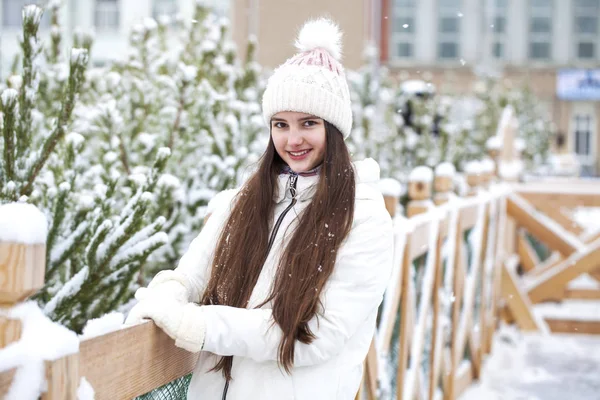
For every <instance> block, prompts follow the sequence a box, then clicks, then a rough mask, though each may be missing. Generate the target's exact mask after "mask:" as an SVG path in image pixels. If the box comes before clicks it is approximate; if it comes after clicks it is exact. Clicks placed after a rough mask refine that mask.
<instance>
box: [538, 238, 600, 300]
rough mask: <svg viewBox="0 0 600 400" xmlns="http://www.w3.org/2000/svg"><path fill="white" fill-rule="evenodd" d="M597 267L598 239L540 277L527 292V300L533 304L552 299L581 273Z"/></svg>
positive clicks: (598, 254) (599, 261) (599, 244)
mask: <svg viewBox="0 0 600 400" xmlns="http://www.w3.org/2000/svg"><path fill="white" fill-rule="evenodd" d="M599 265H600V239H599V240H597V241H595V242H594V243H592V244H590V245H588V247H587V248H586V249H585V250H583V251H581V252H578V253H575V254H573V255H571V256H570V257H568V258H567V259H566V260H564V261H563V262H561V263H560V264H558V265H557V266H556V267H554V268H552V269H551V270H548V271H546V272H545V273H543V274H542V275H540V276H539V277H538V278H537V279H536V280H535V281H533V282H532V283H531V285H530V286H529V288H528V290H527V293H528V295H529V298H530V299H531V301H532V302H534V303H535V302H540V301H543V300H545V299H549V298H552V296H553V293H555V292H556V291H557V290H559V289H564V288H565V286H566V285H567V283H569V282H570V281H571V280H573V279H575V278H577V277H578V276H579V275H581V274H583V273H586V272H591V271H593V270H595V269H597V268H598V266H599Z"/></svg>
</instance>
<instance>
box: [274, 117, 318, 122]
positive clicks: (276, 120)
mask: <svg viewBox="0 0 600 400" xmlns="http://www.w3.org/2000/svg"><path fill="white" fill-rule="evenodd" d="M309 119H320V118H319V117H316V116H314V115H311V116H310V117H304V118H300V119H298V121H307V120H309ZM271 121H275V122H287V120H285V119H283V118H271Z"/></svg>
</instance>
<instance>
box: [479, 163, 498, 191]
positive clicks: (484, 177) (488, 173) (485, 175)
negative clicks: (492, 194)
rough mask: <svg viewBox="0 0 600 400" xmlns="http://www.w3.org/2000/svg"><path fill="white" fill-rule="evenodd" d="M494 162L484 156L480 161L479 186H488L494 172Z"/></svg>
mask: <svg viewBox="0 0 600 400" xmlns="http://www.w3.org/2000/svg"><path fill="white" fill-rule="evenodd" d="M495 171H496V164H495V163H494V161H493V160H492V159H491V158H484V159H483V160H482V161H481V186H483V187H484V188H486V189H487V188H489V186H490V185H491V184H492V181H493V180H494V177H495V174H496V172H495Z"/></svg>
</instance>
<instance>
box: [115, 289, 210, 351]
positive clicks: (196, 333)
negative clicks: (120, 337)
mask: <svg viewBox="0 0 600 400" xmlns="http://www.w3.org/2000/svg"><path fill="white" fill-rule="evenodd" d="M144 319H151V320H153V321H154V323H155V324H156V325H157V326H158V327H159V328H161V329H162V330H163V331H164V332H165V333H166V334H167V335H169V336H170V337H171V338H172V339H173V340H175V345H176V346H178V347H181V348H182V349H185V350H187V351H190V352H192V353H196V352H199V351H200V350H202V346H203V345H204V335H205V332H206V326H205V321H204V314H203V309H202V307H200V306H197V305H195V304H194V303H187V304H185V305H183V304H181V303H178V302H176V301H173V300H167V299H154V298H152V299H146V300H143V301H140V302H139V303H138V304H136V305H135V306H134V307H133V308H132V309H131V311H130V312H129V316H128V317H127V321H126V322H125V324H127V325H134V324H136V323H139V322H141V321H143V320H144Z"/></svg>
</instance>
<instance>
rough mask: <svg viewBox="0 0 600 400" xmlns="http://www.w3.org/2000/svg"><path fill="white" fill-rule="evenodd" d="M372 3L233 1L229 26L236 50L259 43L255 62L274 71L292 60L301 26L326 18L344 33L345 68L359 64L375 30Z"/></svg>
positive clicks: (367, 0)
mask: <svg viewBox="0 0 600 400" xmlns="http://www.w3.org/2000/svg"><path fill="white" fill-rule="evenodd" d="M374 3H375V2H374V1H372V0H343V1H341V0H235V2H234V4H233V5H232V8H233V11H232V18H233V21H232V26H233V27H234V31H233V34H234V40H235V42H236V44H237V45H238V48H240V49H241V48H243V47H244V43H245V42H246V41H247V40H248V37H250V36H254V37H256V38H257V39H258V49H257V57H258V60H257V61H258V62H259V63H260V64H261V65H263V66H265V67H267V68H274V67H276V66H277V65H279V64H281V63H283V62H284V61H285V60H286V59H287V58H288V57H291V56H292V55H293V54H294V53H295V52H296V49H295V48H294V40H295V38H296V35H297V33H298V31H299V29H300V28H301V27H302V24H303V23H304V22H306V21H307V20H308V19H310V18H316V17H321V16H329V17H331V18H332V19H334V20H335V21H336V22H337V23H338V24H339V25H340V27H341V29H342V30H343V32H344V36H343V62H344V65H345V66H346V67H347V68H356V67H358V66H360V65H361V63H362V53H363V49H364V46H365V43H366V40H368V38H370V37H371V36H372V35H373V32H374V29H373V26H372V24H371V21H373V20H374V19H373V14H372V13H373V10H374V7H373V4H374Z"/></svg>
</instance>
